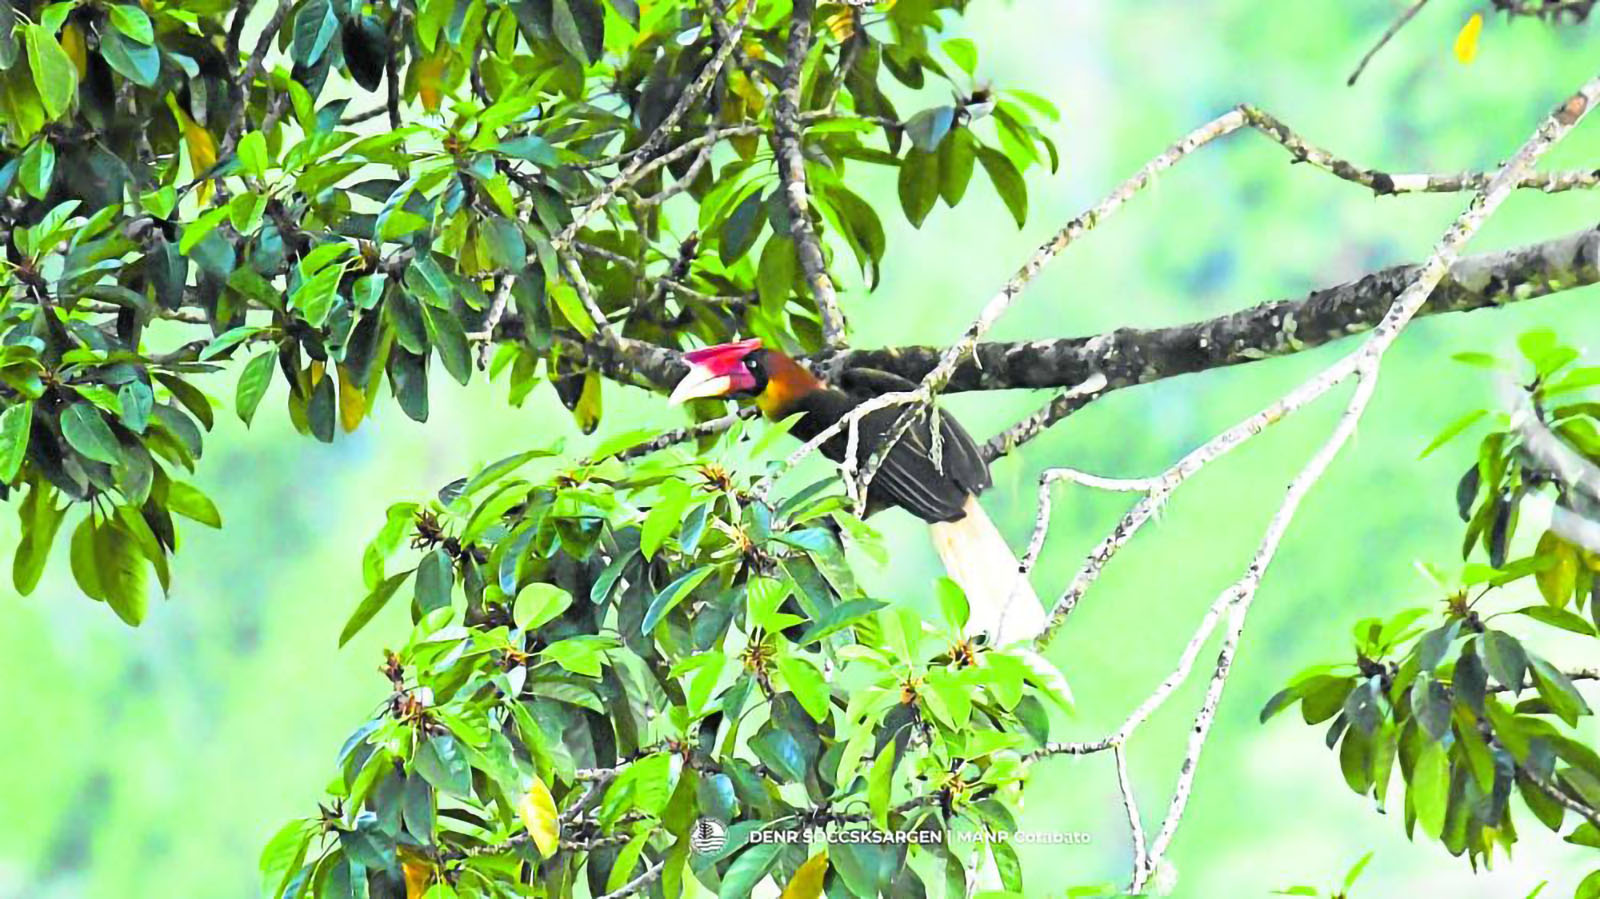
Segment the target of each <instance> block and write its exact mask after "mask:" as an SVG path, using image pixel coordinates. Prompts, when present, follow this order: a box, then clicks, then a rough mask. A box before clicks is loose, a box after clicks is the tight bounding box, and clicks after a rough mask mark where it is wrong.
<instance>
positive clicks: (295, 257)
mask: <svg viewBox="0 0 1600 899" xmlns="http://www.w3.org/2000/svg"><path fill="white" fill-rule="evenodd" d="M963 5H964V4H962V3H961V2H959V0H908V2H901V3H895V4H890V5H887V6H886V7H885V10H884V11H883V12H882V13H871V14H869V13H867V12H865V11H863V10H860V9H856V8H851V7H839V6H824V7H823V8H821V9H820V10H818V11H817V12H816V18H817V20H818V22H819V23H821V25H822V26H823V27H822V28H821V29H820V30H819V34H820V35H821V38H820V39H819V40H818V41H817V44H816V47H815V49H814V50H813V52H811V53H810V54H808V55H807V56H806V58H805V59H804V60H803V70H802V72H801V73H800V74H801V79H800V80H801V84H802V90H801V97H800V102H799V108H798V113H797V114H798V116H799V122H798V123H797V125H798V127H800V128H801V129H802V130H803V151H804V153H805V155H806V159H807V163H806V173H807V177H808V179H809V182H810V188H811V190H810V193H809V196H810V198H811V207H810V209H809V210H808V214H809V215H811V216H812V217H813V218H814V219H815V220H816V221H815V224H816V225H817V228H816V229H814V230H818V231H820V233H821V234H822V235H823V240H824V241H825V244H826V247H827V249H828V251H829V252H830V253H834V252H837V253H848V254H849V256H850V257H852V258H853V259H854V261H855V264H856V266H857V267H858V269H859V270H860V272H861V273H862V275H863V277H864V278H866V279H867V280H868V281H869V282H870V283H872V284H875V283H876V281H877V272H878V268H879V265H880V263H881V261H882V259H883V254H884V252H885V249H886V247H885V239H884V230H883V225H882V222H881V220H880V219H879V213H878V211H877V210H875V209H874V208H873V207H872V206H871V205H870V204H868V203H867V202H866V201H864V200H863V199H862V198H861V197H860V196H859V195H858V194H857V193H856V191H855V190H854V189H853V188H852V187H851V186H849V185H850V183H852V182H853V180H854V179H855V178H856V177H857V176H856V174H855V173H856V171H857V170H858V169H864V168H868V167H889V168H898V169H900V170H901V173H902V179H903V180H904V181H907V182H908V183H909V184H910V185H911V189H910V191H909V192H908V193H904V194H903V195H904V197H905V212H906V215H907V216H908V217H909V218H910V219H911V220H912V221H913V222H915V223H918V224H920V223H921V222H922V221H923V220H924V219H925V218H926V217H927V216H928V215H929V214H930V212H931V210H932V209H933V207H934V206H935V205H936V204H937V202H938V201H940V200H942V201H944V202H945V203H946V204H947V205H954V204H956V203H957V202H959V201H960V200H961V199H962V198H963V196H964V195H965V193H966V187H967V185H968V183H969V181H970V179H971V176H972V173H973V171H974V168H975V166H974V163H975V162H981V164H982V167H983V169H984V171H985V172H986V173H987V175H988V177H989V178H990V179H991V181H992V183H993V185H994V186H995V188H996V190H997V192H998V194H999V195H1000V197H1001V199H1002V200H1003V201H1004V203H1005V205H1006V207H1007V208H1008V209H1009V210H1010V211H1011V212H1012V214H1013V215H1014V216H1016V218H1017V220H1018V222H1019V224H1020V222H1021V221H1022V218H1023V216H1024V215H1025V214H1026V208H1027V199H1026V188H1025V185H1024V183H1023V181H1022V177H1021V174H1020V173H1021V172H1022V171H1023V170H1025V169H1027V168H1029V167H1030V166H1033V165H1035V164H1038V163H1040V162H1042V161H1044V160H1046V159H1048V161H1049V163H1050V165H1052V166H1054V165H1055V164H1056V157H1055V149H1054V147H1053V145H1052V144H1051V143H1050V142H1049V140H1048V139H1047V138H1045V137H1044V136H1043V135H1042V134H1041V133H1040V132H1039V131H1038V129H1037V128H1036V127H1035V126H1034V124H1033V119H1034V117H1035V116H1036V115H1046V116H1051V117H1053V116H1054V114H1055V113H1054V110H1053V109H1052V108H1051V107H1050V106H1049V104H1048V103H1045V102H1044V101H1042V100H1040V99H1038V98H1036V97H1034V96H1032V95H1031V94H1027V93H1024V92H1009V93H996V92H995V91H993V90H992V89H990V88H988V87H986V86H980V85H979V84H978V82H976V81H975V80H974V78H975V72H976V71H977V68H976V67H977V50H976V48H975V47H974V46H973V45H972V44H971V43H970V42H965V41H959V40H952V41H946V42H944V43H943V44H938V43H936V40H935V36H936V35H937V33H938V32H939V31H941V30H942V29H943V28H944V27H945V24H944V23H945V20H946V19H947V18H948V17H949V15H950V14H952V13H957V14H958V13H959V12H960V10H961V7H962V6H963ZM251 9H252V7H251V6H250V5H245V6H242V7H239V6H235V5H233V4H223V3H216V2H212V0H174V2H158V3H153V4H149V5H146V6H138V5H133V4H122V3H106V4H78V3H52V4H44V3H37V4H35V3H19V2H14V0H0V199H3V204H0V245H3V246H4V251H5V263H4V265H0V334H3V335H4V336H3V340H0V343H3V347H4V348H3V350H0V385H3V386H0V497H8V496H9V495H10V494H11V493H12V492H13V491H16V490H26V491H27V495H28V499H27V500H26V501H25V502H23V503H21V504H19V506H18V508H19V511H20V512H21V513H22V515H23V524H24V528H25V530H26V531H27V532H28V533H29V535H30V538H29V540H28V541H27V542H26V543H25V544H24V546H22V547H20V548H19V551H18V553H17V555H16V561H15V567H14V578H13V580H14V583H15V585H16V586H17V588H18V589H19V590H20V591H22V592H24V593H26V592H28V591H29V590H31V589H32V587H33V586H34V584H35V583H36V582H37V579H38V576H39V573H40V571H41V570H42V567H43V566H44V564H45V559H46V557H47V555H48V554H49V551H50V548H51V545H52V543H53V536H54V535H55V534H56V533H57V531H58V530H60V526H61V524H62V519H63V517H65V516H67V515H68V511H67V510H71V509H74V508H77V507H79V506H84V507H92V510H93V511H92V519H93V520H92V522H91V523H90V524H88V525H83V526H78V527H76V528H75V529H74V530H73V531H72V533H73V534H74V538H73V545H74V550H73V555H74V558H75V559H79V558H80V557H81V558H82V559H85V560H87V559H90V558H102V557H104V558H106V559H116V560H118V562H119V564H118V565H117V566H116V567H117V569H118V570H119V571H123V572H124V573H125V574H126V576H125V577H124V576H120V575H119V576H117V577H115V578H112V579H110V580H109V581H108V580H107V579H105V578H99V579H96V578H94V577H93V576H91V575H90V574H89V567H90V566H87V565H80V564H75V565H74V566H73V570H74V572H75V573H76V574H78V575H79V584H80V586H81V587H82V588H83V591H84V592H85V593H86V594H88V595H90V596H92V597H97V598H103V599H106V600H107V601H109V602H110V603H111V604H112V605H113V607H114V608H115V609H116V610H117V612H118V613H119V614H121V615H122V616H123V617H124V618H126V619H128V620H129V621H130V622H133V623H137V621H138V619H139V617H140V615H141V614H142V609H143V608H144V605H145V603H146V601H147V600H146V593H147V591H146V589H145V587H144V582H145V580H146V573H147V571H148V570H150V569H152V568H153V569H154V571H155V573H156V576H157V577H156V579H157V580H158V581H159V583H160V584H161V586H162V587H163V588H165V587H166V585H167V580H168V575H167V561H166V556H167V553H169V552H171V551H172V550H173V549H174V548H175V547H176V546H177V542H178V534H177V529H176V527H175V525H174V523H173V516H174V515H177V516H184V517H191V518H198V520H201V521H203V522H206V523H208V524H215V523H216V522H215V521H214V519H215V518H216V515H215V511H214V510H212V509H210V508H209V503H206V502H204V500H203V498H202V497H198V496H196V495H195V494H194V492H193V490H192V488H189V487H187V485H182V484H181V482H180V481H178V480H177V479H176V478H175V477H174V476H173V472H174V470H175V469H177V468H182V469H186V470H188V469H192V468H193V467H194V465H195V464H196V462H197V461H198V460H199V458H200V456H201V451H202V448H203V437H204V431H206V430H208V429H209V428H210V426H211V424H212V418H213V415H214V410H213V401H212V400H211V399H210V398H209V397H208V396H207V395H206V394H205V393H204V392H203V389H202V387H201V386H200V385H202V384H204V383H205V379H204V378H203V377H202V376H204V375H206V374H208V373H211V372H215V371H217V370H219V369H222V368H224V367H227V366H236V367H238V368H239V369H240V373H239V378H238V381H237V385H238V386H237V389H236V396H235V398H234V406H235V410H236V412H237V414H238V415H239V416H240V418H242V419H243V420H244V421H245V422H247V423H248V422H251V421H252V420H253V419H254V418H255V416H256V415H257V414H258V412H259V409H260V408H261V404H262V403H263V401H264V399H265V397H266V395H267V394H268V393H269V392H270V390H271V388H272V385H273V381H274V380H276V379H279V378H280V377H281V379H282V381H283V383H284V384H285V385H286V388H287V412H288V415H289V417H290V420H291V421H292V422H293V423H294V424H295V426H296V427H297V428H298V429H299V430H300V431H301V432H303V433H306V434H309V435H311V436H314V437H315V438H316V439H318V440H321V441H324V442H327V441H332V440H334V439H335V436H336V434H337V433H338V432H339V431H340V430H344V431H350V430H353V429H355V428H357V427H359V426H360V424H361V422H362V421H364V420H365V419H366V418H367V417H368V416H370V415H372V414H374V412H375V410H377V409H378V408H379V405H380V401H381V395H382V394H383V393H384V391H385V390H387V392H388V393H390V394H392V395H393V396H394V397H395V398H396V399H397V400H398V405H399V407H400V409H401V410H402V411H403V412H404V413H405V414H406V415H409V416H410V417H412V418H415V419H418V420H424V419H426V418H427V417H428V383H429V379H430V377H431V375H432V371H433V367H432V363H433V362H434V361H435V360H436V361H437V362H438V364H439V367H440V368H442V369H443V370H444V372H445V373H446V374H447V375H448V376H449V377H450V378H451V379H453V380H455V381H458V382H461V383H466V382H467V381H468V380H469V379H470V378H471V377H472V373H473V369H474V344H475V343H476V344H480V345H482V346H484V347H485V348H486V347H487V343H488V342H489V341H491V340H498V341H501V344H500V347H499V349H498V351H497V352H496V353H495V354H494V359H493V364H492V366H491V367H490V370H491V372H492V373H494V374H501V373H504V374H505V375H506V377H507V380H508V381H509V382H510V389H511V397H512V401H513V403H520V402H521V400H522V399H523V398H524V397H526V396H527V395H528V393H529V392H530V391H531V390H532V389H534V387H535V386H536V385H538V384H539V383H541V382H542V381H544V380H548V381H550V383H551V385H552V387H553V389H554V390H555V391H556V393H557V394H558V395H559V396H560V397H561V399H562V400H563V402H565V403H566V404H567V406H568V407H569V408H571V409H572V410H573V413H574V415H575V417H576V419H577V421H578V423H579V426H580V427H581V429H582V430H584V431H585V432H588V431H591V430H593V429H594V428H595V427H596V426H597V425H598V424H599V422H600V419H601V416H602V386H601V378H600V372H599V371H598V370H597V368H596V366H595V364H594V362H593V359H592V358H591V350H592V349H593V347H594V346H595V345H596V344H595V339H596V336H597V333H598V332H599V331H600V330H601V329H602V328H606V329H610V330H612V331H613V332H614V333H617V334H620V335H622V336H624V337H631V338H637V339H640V340H644V341H648V342H650V343H652V344H656V345H659V346H664V347H676V346H682V345H686V343H687V342H688V341H692V340H698V341H715V340H720V339H724V338H728V337H731V336H734V335H741V336H743V335H754V336H761V337H764V338H766V339H767V340H768V341H770V342H771V343H772V344H773V345H789V346H792V347H796V348H808V347H815V346H816V345H817V342H818V325H817V311H816V305H815V300H814V299H813V298H812V297H811V296H810V295H809V289H808V288H807V286H806V279H805V277H804V274H803V272H801V271H800V269H799V266H798V263H797V261H796V252H795V246H794V239H795V238H794V237H793V236H792V235H791V234H790V228H789V217H790V210H789V208H788V206H787V205H786V203H785V202H784V200H783V196H782V193H781V191H779V190H778V189H777V182H778V174H777V169H776V166H775V165H774V162H773V157H772V154H771V153H769V152H767V151H766V150H765V149H764V148H763V140H762V137H763V135H764V134H769V133H771V132H772V130H773V128H774V118H773V117H774V114H775V113H774V106H775V104H774V99H775V97H776V96H777V93H778V90H779V88H780V85H781V83H782V80H783V65H782V60H783V59H784V57H785V52H786V46H785V40H786V36H787V32H788V28H787V23H788V16H789V14H790V8H789V6H788V5H787V4H776V3H761V2H756V3H754V6H753V7H752V8H751V9H750V10H749V20H748V23H747V24H746V25H745V26H744V27H743V28H742V30H741V29H740V27H739V23H740V22H741V21H743V19H742V18H741V17H740V15H739V13H740V12H741V11H742V10H743V9H744V6H743V4H737V5H736V7H735V8H733V9H723V8H721V7H719V6H717V5H715V4H707V5H700V4H693V3H683V2H666V3H658V4H653V5H651V6H650V7H649V8H648V9H647V10H644V9H641V7H640V6H639V5H637V4H635V3H632V2H630V0H616V2H613V3H610V4H602V3H601V2H599V0H556V2H553V3H552V2H548V0H474V2H470V3H464V4H456V3H450V2H444V0H417V2H410V0H404V2H398V0H397V2H394V3H388V2H379V3H359V2H349V0H303V2H298V3H292V2H287V0H286V2H284V3H282V4H281V5H279V6H278V8H277V9H275V10H273V11H272V15H271V16H270V17H267V18H266V20H265V21H262V18H263V17H261V16H258V17H257V18H256V19H255V20H254V21H255V22H258V23H260V26H259V27H260V28H261V30H260V32H259V37H258V36H257V35H256V28H257V26H256V25H252V26H248V27H247V26H246V23H245V18H246V17H247V16H248V15H249V13H250V10H251ZM263 12H265V9H264V10H263ZM247 33H249V35H250V36H251V37H252V38H254V39H255V40H256V41H258V44H257V46H256V47H255V48H254V49H253V50H249V49H247V48H248V42H246V41H245V40H244V38H245V35H246V34H247ZM727 42H736V43H735V44H734V45H733V46H732V47H730V48H729V53H728V54H727V55H728V56H729V57H730V61H729V62H728V63H727V64H726V65H724V66H722V67H721V68H720V69H716V68H713V67H712V66H713V63H712V60H713V59H714V58H715V57H716V55H717V53H718V52H719V50H721V49H722V47H723V46H724V44H725V43H727ZM952 63H954V65H952ZM706 72H712V73H714V74H715V77H714V78H712V79H711V83H710V84H709V85H700V84H698V81H699V80H700V77H701V75H702V74H703V73H706ZM891 81H892V82H897V83H898V85H899V86H900V88H901V89H910V90H911V91H915V90H917V89H922V88H924V87H925V85H926V86H931V84H932V82H934V81H944V82H947V83H948V84H949V86H950V87H951V89H952V90H953V92H954V96H955V100H954V102H953V103H946V104H943V105H937V106H934V107H932V108H929V109H924V110H921V111H918V112H916V113H915V114H913V115H910V116H909V117H907V118H906V119H905V121H902V119H901V115H900V113H899V112H898V110H897V108H896V105H895V103H894V102H892V101H891V100H890V99H889V97H888V93H890V92H891V89H890V88H889V84H888V83H889V82H891ZM893 92H895V93H897V95H901V94H904V93H906V91H904V90H895V91H893ZM351 93H353V94H354V95H355V97H356V99H355V100H351V99H346V98H345V95H347V94H351ZM900 102H902V103H904V102H906V101H904V100H902V101H900ZM367 105H370V107H371V108H370V109H368V110H365V111H359V112H358V111H355V110H353V109H352V107H359V106H367ZM380 117H381V118H384V119H386V120H387V122H388V127H381V126H380V125H379V124H378V123H376V122H374V121H373V120H374V119H375V118H380ZM669 119H672V120H673V121H675V122H676V126H675V127H674V128H672V129H671V130H670V131H667V132H665V133H660V134H658V129H659V127H660V126H661V125H662V124H663V123H664V122H666V121H668V120H669ZM367 122H372V124H370V125H369V124H363V123H367ZM701 157H704V158H701ZM624 175H626V177H623V176H624ZM675 235H676V237H674V236H675ZM663 279H665V280H663ZM601 319H603V321H602V320H601ZM154 335H163V338H165V336H167V335H179V336H181V339H183V340H185V341H187V342H184V343H181V345H179V346H178V347H177V349H175V350H171V351H167V352H158V351H155V350H153V349H152V348H151V344H152V342H153V341H152V340H151V339H150V338H151V337H152V336H154ZM160 342H161V343H163V344H165V343H166V340H165V339H163V340H162V341H160ZM478 352H479V353H480V354H481V355H480V356H479V361H478V364H479V366H480V367H482V366H483V364H484V362H485V361H486V360H487V352H486V349H485V350H479V351H478ZM612 374H614V372H612ZM175 495H176V496H178V497H179V498H178V499H174V496H175ZM82 520H84V521H89V520H90V519H88V518H85V519H82Z"/></svg>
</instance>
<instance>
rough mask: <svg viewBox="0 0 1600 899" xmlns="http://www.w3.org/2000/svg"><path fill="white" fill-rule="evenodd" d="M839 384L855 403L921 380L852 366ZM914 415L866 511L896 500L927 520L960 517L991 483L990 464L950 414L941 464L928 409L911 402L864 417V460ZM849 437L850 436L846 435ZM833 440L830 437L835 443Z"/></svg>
mask: <svg viewBox="0 0 1600 899" xmlns="http://www.w3.org/2000/svg"><path fill="white" fill-rule="evenodd" d="M839 386H840V387H842V388H843V389H844V391H845V392H846V393H847V394H848V395H849V398H850V400H851V406H852V407H854V406H855V405H858V404H860V403H861V402H864V401H866V400H868V399H871V398H872V397H875V396H879V395H881V394H885V393H899V392H904V391H909V390H915V389H916V387H917V385H916V384H914V383H912V382H911V381H908V380H906V379H905V378H902V377H900V376H898V375H893V374H890V373H888V372H883V371H877V370H875V369H864V368H856V369H849V370H847V371H846V372H845V373H844V374H843V375H842V376H841V377H840V379H839ZM908 411H909V412H910V414H911V415H913V416H914V418H913V420H912V423H911V425H910V427H908V428H906V430H905V433H904V434H902V435H901V437H900V440H899V442H897V443H896V444H895V445H894V448H893V449H891V450H890V451H889V454H888V455H887V456H886V457H885V458H884V460H883V465H882V466H881V467H880V468H879V469H878V472H877V474H876V475H874V476H873V479H872V484H871V486H870V487H869V488H868V496H867V511H868V514H871V513H872V512H874V511H877V509H879V508H882V507H883V506H886V505H896V506H900V507H901V508H903V509H905V510H906V511H908V512H910V513H911V514H913V515H916V516H917V517H918V518H921V519H923V520H924V521H955V520H957V519H959V518H961V517H963V516H964V515H965V512H963V510H962V507H963V506H965V505H966V502H967V498H968V497H970V496H974V495H976V494H978V493H980V492H982V491H983V490H984V489H985V488H987V487H988V486H989V483H990V479H989V466H988V465H987V464H985V463H984V461H983V456H982V454H981V453H980V452H979V451H978V446H977V444H976V443H974V442H973V439H972V435H970V434H968V433H967V431H966V429H965V428H963V427H961V423H960V422H958V421H956V420H955V419H953V418H951V417H950V416H948V415H944V414H940V415H939V436H940V442H941V446H940V452H941V457H940V464H937V465H936V464H935V463H934V452H933V440H932V433H933V432H932V429H931V428H930V427H929V423H928V418H929V416H928V415H927V414H926V412H925V410H920V409H912V408H911V407H909V406H890V407H888V408H885V409H879V410H878V411H876V412H872V413H869V414H868V415H867V416H866V417H865V418H863V419H862V421H861V438H860V447H859V448H858V450H857V459H858V462H859V464H861V465H865V464H866V463H867V460H868V459H870V458H871V457H872V455H873V454H874V453H876V452H877V451H878V449H879V447H881V446H883V444H884V442H885V441H887V440H888V437H889V434H890V433H891V432H892V431H893V429H894V427H895V424H896V423H897V422H898V421H899V419H900V417H901V415H903V414H906V413H907V412H908ZM843 436H844V437H845V440H846V441H847V440H848V435H843ZM833 442H834V441H830V443H833ZM846 446H847V443H845V442H842V441H841V442H839V445H838V446H837V450H836V451H837V456H836V457H835V458H843V457H844V453H845V451H846Z"/></svg>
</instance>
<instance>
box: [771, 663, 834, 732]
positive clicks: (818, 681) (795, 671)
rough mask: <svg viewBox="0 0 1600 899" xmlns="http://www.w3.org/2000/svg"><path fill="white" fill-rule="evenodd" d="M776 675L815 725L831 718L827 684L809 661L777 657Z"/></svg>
mask: <svg viewBox="0 0 1600 899" xmlns="http://www.w3.org/2000/svg"><path fill="white" fill-rule="evenodd" d="M778 673H779V674H782V675H783V682H784V683H785V684H786V685H788V687H789V692H791V693H793V694H794V698H795V699H798V700H800V706H801V707H802V708H804V709H805V710H806V714H808V715H810V716H811V717H812V718H813V719H815V720H816V721H817V723H819V724H821V723H823V722H825V721H827V720H829V718H831V717H832V715H831V714H830V705H831V703H830V702H829V701H828V697H829V695H830V694H829V690H828V682H827V681H826V680H824V679H823V677H822V672H821V671H818V670H817V667H816V666H815V665H813V664H811V662H810V661H809V660H807V659H805V658H802V657H800V656H796V655H783V656H779V657H778Z"/></svg>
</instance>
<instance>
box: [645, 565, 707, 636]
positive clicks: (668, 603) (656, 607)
mask: <svg viewBox="0 0 1600 899" xmlns="http://www.w3.org/2000/svg"><path fill="white" fill-rule="evenodd" d="M715 570H716V568H715V567H713V566H711V565H703V566H701V567H699V568H696V569H694V570H693V571H690V572H688V573H686V574H683V575H681V576H679V577H678V579H677V580H675V581H673V582H672V583H670V584H668V585H667V586H666V588H665V589H663V590H662V591H661V592H660V593H658V594H656V598H655V599H653V600H651V601H650V608H648V609H646V610H645V613H644V621H643V623H641V624H640V625H639V631H640V632H641V633H643V634H647V635H648V634H649V633H650V632H651V631H653V630H655V627H656V625H657V624H660V623H661V619H663V618H665V617H667V613H668V612H670V611H672V610H673V608H674V607H675V606H677V604H678V603H680V602H683V600H684V599H685V598H686V597H687V596H688V595H689V593H690V592H691V591H693V590H694V588H695V587H698V586H699V585H700V582H701V581H703V580H705V579H706V578H707V577H708V576H709V575H710V574H711V572H713V571H715Z"/></svg>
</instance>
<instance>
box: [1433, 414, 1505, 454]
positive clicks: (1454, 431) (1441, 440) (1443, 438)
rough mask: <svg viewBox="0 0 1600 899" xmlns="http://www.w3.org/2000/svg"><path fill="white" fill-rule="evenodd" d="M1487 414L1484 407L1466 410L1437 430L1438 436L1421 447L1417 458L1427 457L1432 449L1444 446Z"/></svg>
mask: <svg viewBox="0 0 1600 899" xmlns="http://www.w3.org/2000/svg"><path fill="white" fill-rule="evenodd" d="M1487 414H1488V410H1486V409H1475V410H1473V411H1471V412H1468V413H1467V414H1466V415H1463V416H1461V417H1460V418H1458V419H1456V420H1455V421H1452V422H1451V423H1450V424H1448V425H1446V426H1445V429H1444V430H1442V431H1440V432H1439V436H1437V437H1435V438H1433V442H1432V443H1429V444H1428V445H1427V446H1426V447H1423V449H1422V452H1421V453H1418V454H1417V458H1418V459H1425V458H1427V457H1428V455H1429V454H1431V453H1432V452H1433V451H1434V450H1436V449H1438V448H1439V447H1441V446H1444V445H1445V444H1446V443H1449V442H1450V441H1451V440H1452V439H1453V438H1455V437H1456V435H1458V434H1460V433H1461V432H1462V431H1465V430H1466V429H1467V428H1470V427H1472V425H1473V423H1474V422H1476V421H1477V420H1478V419H1480V418H1482V417H1483V416H1485V415H1487Z"/></svg>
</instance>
